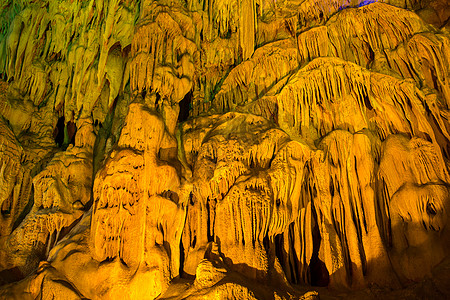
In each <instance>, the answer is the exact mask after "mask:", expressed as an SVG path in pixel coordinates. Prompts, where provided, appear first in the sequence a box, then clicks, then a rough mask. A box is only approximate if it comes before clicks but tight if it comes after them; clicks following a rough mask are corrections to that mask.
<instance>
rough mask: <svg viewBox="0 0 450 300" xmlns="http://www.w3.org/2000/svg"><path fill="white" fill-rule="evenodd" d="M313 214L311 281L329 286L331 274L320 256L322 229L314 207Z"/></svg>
mask: <svg viewBox="0 0 450 300" xmlns="http://www.w3.org/2000/svg"><path fill="white" fill-rule="evenodd" d="M312 216H313V218H312V219H313V230H312V237H313V254H312V256H311V261H310V264H309V275H310V283H311V285H312V286H328V284H329V282H330V274H329V273H328V270H327V267H326V265H325V263H324V262H323V261H321V260H320V258H319V249H320V243H321V237H320V231H319V227H318V225H317V221H316V220H317V215H316V211H315V209H314V207H312Z"/></svg>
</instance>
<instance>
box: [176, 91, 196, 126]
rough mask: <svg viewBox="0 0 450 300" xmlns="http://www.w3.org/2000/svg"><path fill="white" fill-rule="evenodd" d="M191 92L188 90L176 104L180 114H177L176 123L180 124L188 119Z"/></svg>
mask: <svg viewBox="0 0 450 300" xmlns="http://www.w3.org/2000/svg"><path fill="white" fill-rule="evenodd" d="M192 94H193V92H192V90H190V91H189V92H188V93H187V94H186V95H185V96H184V98H183V100H181V101H180V103H178V105H179V106H180V112H179V113H178V123H182V122H184V121H186V120H187V119H188V118H189V111H190V110H191V101H192Z"/></svg>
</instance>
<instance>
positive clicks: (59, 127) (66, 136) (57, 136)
mask: <svg viewBox="0 0 450 300" xmlns="http://www.w3.org/2000/svg"><path fill="white" fill-rule="evenodd" d="M76 133H77V126H76V124H75V122H73V121H69V122H67V125H66V123H65V118H64V116H62V117H60V118H59V119H58V121H57V123H56V126H55V129H54V130H53V138H54V140H55V143H56V145H58V147H59V148H62V149H63V150H65V149H66V148H67V146H69V145H70V144H72V145H74V146H75V135H76Z"/></svg>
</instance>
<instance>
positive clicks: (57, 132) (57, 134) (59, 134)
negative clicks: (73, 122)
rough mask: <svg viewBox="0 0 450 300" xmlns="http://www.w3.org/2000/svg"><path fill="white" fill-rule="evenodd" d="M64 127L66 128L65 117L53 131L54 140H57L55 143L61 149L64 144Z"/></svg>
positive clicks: (59, 120) (60, 119) (61, 118)
mask: <svg viewBox="0 0 450 300" xmlns="http://www.w3.org/2000/svg"><path fill="white" fill-rule="evenodd" d="M64 126H65V118H64V116H62V117H60V118H59V119H58V122H57V123H56V127H55V129H54V130H53V138H54V139H55V143H56V144H57V145H58V147H61V146H62V144H63V143H64Z"/></svg>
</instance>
